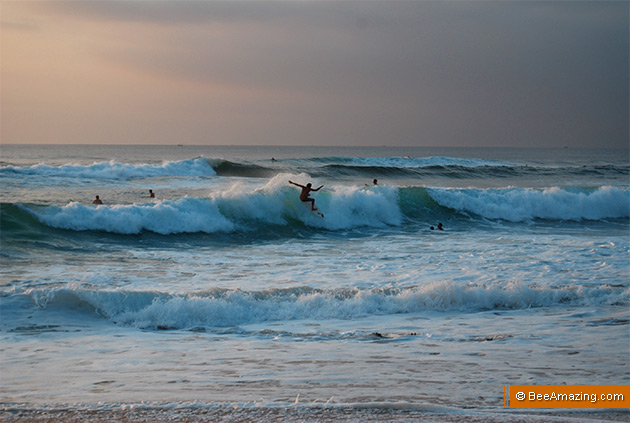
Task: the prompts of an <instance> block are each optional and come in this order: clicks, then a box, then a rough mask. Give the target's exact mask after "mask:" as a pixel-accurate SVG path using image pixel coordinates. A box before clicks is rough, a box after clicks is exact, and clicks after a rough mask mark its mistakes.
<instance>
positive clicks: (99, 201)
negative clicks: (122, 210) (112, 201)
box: [92, 195, 103, 204]
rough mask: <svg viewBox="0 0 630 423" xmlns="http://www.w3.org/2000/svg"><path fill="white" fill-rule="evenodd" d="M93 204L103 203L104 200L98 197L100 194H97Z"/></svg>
mask: <svg viewBox="0 0 630 423" xmlns="http://www.w3.org/2000/svg"><path fill="white" fill-rule="evenodd" d="M92 204H103V202H102V201H101V199H100V198H98V195H97V196H96V198H95V199H94V201H92Z"/></svg>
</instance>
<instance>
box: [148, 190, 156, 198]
mask: <svg viewBox="0 0 630 423" xmlns="http://www.w3.org/2000/svg"><path fill="white" fill-rule="evenodd" d="M149 198H155V194H154V193H153V190H152V189H150V190H149Z"/></svg>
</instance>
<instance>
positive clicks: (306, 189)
mask: <svg viewBox="0 0 630 423" xmlns="http://www.w3.org/2000/svg"><path fill="white" fill-rule="evenodd" d="M289 183H290V184H293V185H297V186H298V187H300V188H302V192H301V193H300V200H302V201H303V202H305V203H308V202H310V203H311V210H313V211H315V210H317V207H315V199H314V198H311V197H310V194H311V191H319V190H320V189H322V188H323V187H324V186H323V185H322V186H320V187H319V188H311V187H312V185H311V183H310V182H309V183H308V184H306V186H304V185H300V184H298V183H295V182H293V181H289Z"/></svg>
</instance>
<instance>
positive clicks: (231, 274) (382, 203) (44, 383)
mask: <svg viewBox="0 0 630 423" xmlns="http://www.w3.org/2000/svg"><path fill="white" fill-rule="evenodd" d="M0 152H1V159H0V203H1V204H0V207H1V209H0V212H1V218H2V222H1V232H0V234H1V251H0V264H1V270H0V289H1V293H0V317H1V321H0V352H1V360H0V375H1V376H0V377H1V379H0V381H1V397H0V401H1V402H2V405H3V408H4V409H5V410H29V409H39V410H42V409H44V410H45V409H47V408H48V409H50V408H55V409H58V408H60V407H61V408H64V409H83V410H88V411H89V410H95V409H111V410H116V409H120V407H136V406H138V405H139V404H140V405H142V406H144V407H154V408H156V409H160V410H167V411H165V413H166V414H168V410H169V409H172V407H179V408H181V407H184V408H196V407H198V408H202V409H203V408H204V407H217V406H219V407H223V406H228V407H230V408H229V410H232V409H233V410H237V409H241V410H242V409H244V408H247V407H256V409H257V410H261V409H267V410H268V409H273V407H293V408H291V409H292V410H294V409H295V408H297V409H302V410H306V413H307V415H308V413H309V412H313V413H316V411H308V410H318V409H321V408H322V407H323V408H326V407H358V408H356V409H357V410H359V409H361V407H371V408H373V409H377V410H386V409H401V408H403V409H414V410H420V411H419V412H420V413H425V412H426V413H428V412H432V411H431V410H433V411H434V410H435V409H436V408H438V409H440V410H442V411H444V412H449V413H454V415H457V413H466V412H470V410H477V411H484V412H493V411H500V410H501V409H502V408H503V404H504V402H503V392H504V391H503V386H504V385H506V384H628V383H629V382H630V331H629V322H630V309H629V307H628V305H629V301H630V289H629V286H630V282H629V275H630V264H629V263H630V260H629V258H630V160H629V156H628V151H627V150H617V151H612V150H609V151H606V150H604V151H602V150H574V149H557V150H554V149H539V150H524V149H428V148H385V147H383V148H336V147H331V148H314V147H313V148H306V147H210V146H207V147H201V146H169V147H167V146H11V145H3V146H2V147H1V150H0ZM374 179H377V180H378V184H377V185H374V184H373V182H372V181H373V180H374ZM289 180H293V181H295V182H298V183H301V184H306V183H307V182H311V183H312V184H313V186H314V187H318V186H320V185H323V186H324V187H323V188H322V189H321V190H320V191H317V192H314V193H312V194H311V195H312V197H313V198H315V201H316V202H315V205H316V206H317V207H318V208H319V210H320V211H321V212H322V213H323V214H324V217H323V218H322V217H320V216H318V215H316V214H314V213H312V212H311V211H310V210H309V207H307V205H306V204H304V203H302V202H301V201H300V199H299V188H297V187H295V186H293V185H290V184H289V183H288V181H289ZM149 189H151V190H153V192H155V198H151V197H150V196H149ZM96 195H99V196H100V198H101V199H102V201H103V205H93V204H92V200H93V199H94V197H95V196H96ZM438 223H442V224H443V227H444V230H438V229H437V224H438ZM300 407H302V408H300ZM318 407H319V408H318ZM287 409H288V408H287ZM445 410H446V411H445ZM357 413H359V412H358V411H357ZM351 414H352V413H351ZM252 416H255V414H250V416H249V418H253V417H252ZM357 416H358V414H357ZM357 418H358V417H357Z"/></svg>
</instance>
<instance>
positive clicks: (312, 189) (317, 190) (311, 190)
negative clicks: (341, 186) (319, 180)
mask: <svg viewBox="0 0 630 423" xmlns="http://www.w3.org/2000/svg"><path fill="white" fill-rule="evenodd" d="M322 188H324V186H323V185H322V186H321V187H319V188H317V189H314V188H313V189H311V191H319V190H320V189H322Z"/></svg>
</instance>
